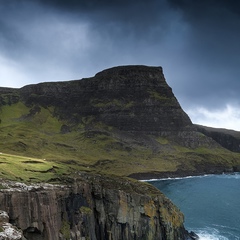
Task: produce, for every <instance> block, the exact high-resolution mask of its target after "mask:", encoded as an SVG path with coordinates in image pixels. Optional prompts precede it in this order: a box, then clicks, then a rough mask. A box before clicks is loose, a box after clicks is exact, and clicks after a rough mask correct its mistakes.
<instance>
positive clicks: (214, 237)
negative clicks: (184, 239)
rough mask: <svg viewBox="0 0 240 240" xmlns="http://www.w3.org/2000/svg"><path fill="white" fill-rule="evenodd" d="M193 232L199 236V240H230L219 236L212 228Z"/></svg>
mask: <svg viewBox="0 0 240 240" xmlns="http://www.w3.org/2000/svg"><path fill="white" fill-rule="evenodd" d="M194 232H195V233H196V234H197V235H198V236H199V240H230V239H228V238H227V237H224V236H221V235H220V233H219V231H218V230H217V229H214V228H207V229H203V230H194Z"/></svg>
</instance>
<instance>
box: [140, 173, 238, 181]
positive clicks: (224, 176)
mask: <svg viewBox="0 0 240 240" xmlns="http://www.w3.org/2000/svg"><path fill="white" fill-rule="evenodd" d="M212 176H214V177H218V178H229V179H233V178H234V179H240V173H239V172H236V173H223V174H204V175H198V176H186V177H172V178H171V177H168V178H153V179H147V180H140V181H141V182H155V181H168V180H181V179H189V178H206V177H212Z"/></svg>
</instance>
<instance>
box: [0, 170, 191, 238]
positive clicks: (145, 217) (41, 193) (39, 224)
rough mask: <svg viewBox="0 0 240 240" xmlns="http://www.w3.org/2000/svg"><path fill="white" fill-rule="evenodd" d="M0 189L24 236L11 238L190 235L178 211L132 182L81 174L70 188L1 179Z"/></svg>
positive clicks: (12, 220) (1, 201) (11, 217)
mask: <svg viewBox="0 0 240 240" xmlns="http://www.w3.org/2000/svg"><path fill="white" fill-rule="evenodd" d="M2 186H3V188H2V189H1V191H0V208H1V209H2V210H4V211H6V212H7V213H8V214H9V221H10V223H11V224H12V225H14V227H15V228H20V229H22V232H23V235H24V237H22V238H19V235H18V238H10V239H28V240H59V239H61V240H65V239H79V240H86V239H91V240H105V239H109V240H118V239H119V240H120V239H121V240H131V239H132V240H134V239H135V240H136V239H139V240H144V239H146V240H147V239H149V240H154V239H156V240H177V239H179V240H180V239H181V240H182V239H193V236H194V235H193V234H189V233H188V232H187V231H186V230H185V229H184V226H183V215H182V213H181V212H180V211H179V210H178V209H177V208H176V207H175V206H174V205H173V204H172V203H171V202H170V201H169V200H168V199H167V198H166V197H164V196H163V194H161V193H160V192H159V191H158V190H157V189H155V188H154V187H152V186H151V185H149V184H143V183H142V184H141V183H139V182H136V181H134V182H133V181H132V180H130V179H121V178H114V177H108V176H104V177H103V176H100V175H90V174H82V175H81V176H79V177H78V179H75V182H74V183H72V184H71V185H70V184H69V185H50V184H38V185H37V184H35V185H28V186H27V185H25V184H20V183H18V184H17V183H13V182H9V181H4V182H2ZM146 193H148V194H146ZM20 232H21V231H20ZM20 236H21V235H20ZM1 239H8V238H1Z"/></svg>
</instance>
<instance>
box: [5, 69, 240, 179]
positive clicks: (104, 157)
mask: <svg viewBox="0 0 240 240" xmlns="http://www.w3.org/2000/svg"><path fill="white" fill-rule="evenodd" d="M208 132H209V131H207V132H206V131H202V130H201V129H200V128H199V127H197V126H195V125H193V124H192V122H191V120H190V119H189V117H188V116H187V114H186V113H185V112H184V111H183V109H182V108H181V106H180V104H179V103H178V101H177V99H176V97H175V96H174V94H173V91H172V89H171V87H170V86H169V85H168V84H167V82H166V80H165V77H164V74H163V70H162V68H161V67H148V66H120V67H114V68H110V69H106V70H104V71H102V72H99V73H97V74H96V75H95V76H94V77H91V78H85V79H81V80H74V81H65V82H46V83H39V84H33V85H28V86H24V87H23V88H20V89H11V88H0V135H1V138H2V141H1V142H0V149H1V152H3V153H9V154H14V155H18V156H19V155H21V156H22V157H23V156H24V157H31V158H37V160H36V159H35V160H31V161H29V160H27V159H25V160H24V159H22V160H21V161H20V160H18V161H20V162H21V165H20V168H19V165H18V166H16V164H15V163H16V161H12V158H11V156H4V158H1V162H2V166H4V168H3V171H2V172H0V177H3V178H4V177H6V176H7V177H8V178H11V179H12V180H26V181H52V179H56V178H58V179H61V178H62V176H63V175H65V174H66V175H68V174H70V173H71V172H72V171H73V170H75V169H76V170H79V171H93V172H100V173H103V174H104V173H107V174H109V173H111V174H115V175H120V176H132V177H137V178H139V177H144V176H145V177H149V176H152V177H154V176H177V175H189V174H190V175H192V174H205V173H216V172H225V171H233V170H234V169H238V166H240V157H239V154H237V153H236V151H235V150H234V151H235V152H232V151H233V149H236V147H234V148H231V149H230V148H229V146H227V145H224V144H223V142H227V141H229V139H230V138H226V137H221V139H222V140H221V141H219V140H218V139H220V138H215V137H214V134H208ZM235 142H236V143H237V141H235ZM234 144H235V143H234ZM235 145H236V144H235ZM236 146H237V145H236ZM229 149H230V150H231V152H230V151H229ZM18 159H19V158H18ZM10 163H11V164H10ZM8 168H11V171H9V170H8ZM19 169H21V171H22V173H23V174H19ZM20 178H21V179H20Z"/></svg>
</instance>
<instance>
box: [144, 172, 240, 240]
mask: <svg viewBox="0 0 240 240" xmlns="http://www.w3.org/2000/svg"><path fill="white" fill-rule="evenodd" d="M148 182H149V183H151V184H152V185H154V186H155V187H157V188H158V189H159V190H160V191H161V192H163V193H164V194H165V195H166V196H167V197H168V198H169V199H170V200H171V201H172V202H173V203H174V204H175V205H176V206H177V207H178V208H179V209H180V210H181V211H182V212H183V214H184V216H185V224H184V225H185V228H186V229H187V230H188V231H193V232H195V233H196V234H197V235H198V236H199V237H200V240H240V173H234V174H222V175H205V176H193V177H185V178H173V179H169V178H167V179H160V180H157V179H153V180H148Z"/></svg>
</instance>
